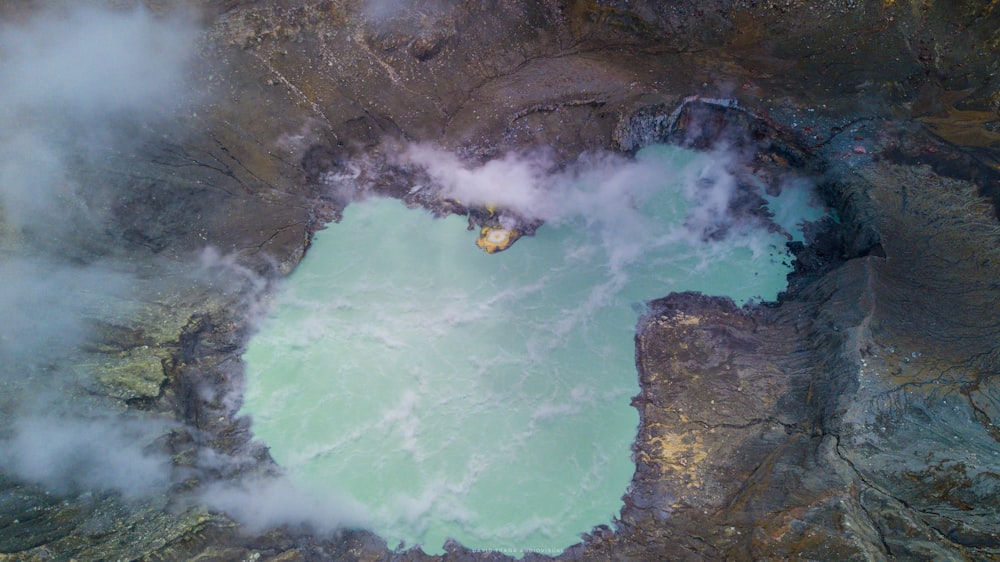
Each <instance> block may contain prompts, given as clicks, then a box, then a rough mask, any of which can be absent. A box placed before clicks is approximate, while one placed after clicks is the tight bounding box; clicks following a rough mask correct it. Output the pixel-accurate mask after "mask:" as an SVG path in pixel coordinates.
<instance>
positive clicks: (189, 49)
mask: <svg viewBox="0 0 1000 562" xmlns="http://www.w3.org/2000/svg"><path fill="white" fill-rule="evenodd" d="M58 4H63V3H58ZM194 39H195V30H194V29H193V28H192V27H191V26H189V25H187V24H185V23H184V22H182V21H179V20H164V19H158V18H156V17H154V16H152V15H151V14H150V13H149V12H147V11H146V10H143V9H131V10H114V9H109V8H102V7H99V6H98V5H96V4H93V3H89V2H87V3H84V2H72V3H65V4H63V5H61V6H57V7H53V8H49V9H40V10H39V11H38V12H36V13H35V14H34V15H32V16H31V17H28V18H27V19H23V20H18V21H16V22H0V83H2V84H3V86H2V87H0V284H2V286H3V289H2V291H0V318H3V320H4V321H3V324H2V327H0V357H2V360H0V450H2V454H0V469H2V470H4V471H5V472H8V473H10V474H13V475H15V476H16V477H18V478H20V479H22V480H24V481H28V482H33V483H36V484H39V485H41V486H43V487H45V488H46V489H47V490H50V491H52V492H55V493H59V494H71V493H80V492H84V491H99V492H116V493H120V494H123V495H125V496H129V497H133V496H140V495H146V494H153V493H157V492H160V491H162V490H163V489H164V487H165V486H166V485H167V483H168V481H169V476H170V469H169V462H168V457H167V456H166V455H165V454H164V453H162V452H159V451H158V450H157V447H156V446H155V441H156V439H157V438H158V437H159V436H162V435H163V433H164V431H165V425H164V424H163V423H161V422H160V421H156V420H152V419H149V418H142V419H139V418H133V417H125V416H119V415H115V414H112V413H109V410H110V407H109V403H108V402H109V401H110V400H111V399H110V398H104V397H101V396H100V391H99V389H100V385H99V383H97V381H96V380H95V376H98V375H100V374H101V373H99V372H97V371H99V369H100V368H99V367H94V366H93V365H95V364H99V361H95V360H94V356H89V359H88V356H87V355H86V354H87V345H88V344H95V343H100V338H99V337H98V336H97V335H96V334H95V326H96V325H99V324H101V323H102V322H103V323H105V324H107V323H109V322H115V321H117V320H118V319H121V318H127V312H126V310H127V308H128V306H129V303H132V304H135V302H136V300H137V299H138V298H139V297H138V295H137V294H136V292H135V290H136V286H137V284H138V278H137V276H136V274H135V271H134V265H132V264H128V263H114V262H108V261H100V260H99V259H98V256H99V255H100V252H99V251H97V252H95V251H94V249H95V248H99V247H100V243H98V242H97V241H96V237H97V236H108V234H106V233H105V232H104V231H105V230H106V229H105V228H104V226H105V224H106V219H107V213H108V205H109V202H110V201H112V200H113V198H114V197H115V194H114V193H113V192H111V190H110V188H108V187H107V186H106V184H105V182H102V181H100V180H97V179H95V178H98V177H99V176H100V173H101V170H102V169H103V166H104V165H105V162H106V159H107V158H108V156H109V155H111V154H116V153H125V152H126V151H128V150H130V149H131V148H132V147H133V145H132V139H133V138H134V133H135V131H136V130H139V129H142V128H143V127H155V126H163V124H164V123H165V122H166V121H165V118H166V117H168V116H169V115H171V111H172V110H173V109H175V108H176V107H177V102H176V101H175V100H178V99H184V98H185V97H186V96H187V93H186V92H187V90H188V85H187V84H186V83H185V73H186V72H187V68H188V62H189V60H190V59H191V57H192V55H193V49H194V45H195V41H194ZM29 256H30V257H29ZM117 406H118V407H121V404H117Z"/></svg>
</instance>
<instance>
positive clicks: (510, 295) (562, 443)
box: [244, 147, 816, 554]
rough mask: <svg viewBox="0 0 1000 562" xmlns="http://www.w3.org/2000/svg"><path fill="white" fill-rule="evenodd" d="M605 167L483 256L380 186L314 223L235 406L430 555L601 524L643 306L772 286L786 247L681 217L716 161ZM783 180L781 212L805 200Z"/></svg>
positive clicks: (622, 470)
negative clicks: (317, 227)
mask: <svg viewBox="0 0 1000 562" xmlns="http://www.w3.org/2000/svg"><path fill="white" fill-rule="evenodd" d="M619 165H620V166H622V167H624V168H627V169H626V170H625V171H626V172H627V173H626V176H625V177H627V178H628V179H629V181H627V182H624V183H623V182H617V184H622V185H624V187H621V186H619V187H615V188H614V190H608V189H604V188H603V186H604V185H611V184H615V183H616V182H615V181H613V178H614V177H618V172H617V171H611V172H609V171H607V170H604V171H603V172H602V173H603V174H604V175H600V174H598V175H597V176H593V177H598V178H599V179H600V181H588V180H587V178H577V180H576V181H575V183H573V182H570V184H568V187H567V188H566V189H567V190H564V191H563V192H562V193H561V195H560V197H564V198H572V199H573V200H574V201H576V202H575V203H574V204H573V206H574V208H577V207H578V208H579V209H580V210H579V212H568V213H563V214H561V215H560V216H559V217H558V220H552V221H550V222H549V223H548V224H546V225H545V226H543V227H542V228H540V229H539V230H538V232H537V235H536V236H534V237H528V238H523V239H521V240H520V241H519V242H517V243H516V244H515V245H514V246H513V247H512V248H511V249H510V250H507V251H506V252H502V253H499V254H494V255H487V254H485V253H483V252H481V251H480V250H479V249H477V248H476V246H475V244H474V242H475V236H476V233H474V232H468V231H467V230H466V221H465V219H464V218H463V217H450V218H446V219H434V218H432V217H431V215H429V214H428V213H427V212H425V211H423V210H419V209H417V210H414V209H408V208H406V207H405V206H404V205H403V204H402V203H400V202H399V201H396V200H389V199H371V200H367V201H364V202H360V203H355V204H352V205H350V206H349V207H348V208H347V209H346V210H345V211H344V216H343V220H342V221H341V222H340V223H339V224H337V225H332V226H331V227H330V228H329V229H328V230H325V231H323V232H321V233H319V235H317V237H316V240H315V242H314V244H313V246H312V248H311V249H310V250H309V254H308V256H307V257H306V259H305V260H304V261H303V262H302V264H301V265H300V266H299V268H298V269H297V270H296V271H295V273H294V274H293V275H292V276H291V277H290V279H289V280H288V282H287V284H286V285H285V286H284V287H283V289H282V290H281V292H280V295H279V296H278V298H277V302H276V303H275V305H274V306H273V308H272V311H271V314H270V316H269V317H268V318H266V319H265V320H264V322H263V324H262V326H261V330H260V332H259V333H258V334H257V335H255V336H254V338H253V339H252V341H251V342H250V346H249V349H248V350H247V352H246V354H245V356H244V359H245V361H246V364H247V388H246V393H245V400H246V401H245V406H244V411H245V412H247V413H250V414H252V416H253V419H254V423H253V429H254V432H255V434H256V436H257V437H258V438H259V439H261V440H263V441H264V442H265V443H267V444H268V445H269V446H270V448H271V453H272V455H273V456H274V458H275V460H276V461H277V462H278V463H279V464H281V465H282V466H283V467H285V469H287V471H288V474H289V477H290V478H291V479H292V481H293V482H294V483H295V484H296V485H297V486H299V487H300V488H302V489H307V490H322V491H323V493H324V494H327V493H333V494H336V495H338V496H340V497H344V498H348V499H349V500H351V501H352V503H353V502H354V501H356V502H357V504H360V505H361V506H364V507H363V510H364V513H362V514H358V515H359V517H361V519H363V520H365V521H367V522H368V526H369V527H370V528H371V529H372V530H374V531H376V532H377V533H378V534H379V535H381V536H382V537H384V538H386V540H387V541H388V542H389V545H390V547H394V546H396V545H398V544H400V543H402V544H405V545H406V546H412V545H421V546H422V548H423V549H424V550H425V551H426V552H428V553H440V552H443V551H442V549H441V546H442V544H443V543H444V541H445V540H446V539H447V538H449V537H451V538H454V539H456V540H458V541H459V542H461V543H462V544H464V545H466V546H468V547H470V548H474V549H489V550H494V549H495V550H502V551H505V552H508V553H515V554H518V553H520V552H522V551H524V550H534V551H540V552H544V553H549V554H553V553H555V552H558V551H561V550H562V549H563V548H565V547H567V546H569V545H571V544H574V543H576V542H579V535H580V534H581V533H584V532H588V531H590V530H591V529H592V527H594V526H595V525H599V524H610V523H611V522H612V518H613V517H615V516H616V515H617V514H618V512H619V510H620V509H621V506H622V501H621V498H622V496H623V494H624V493H625V491H626V489H627V487H628V485H629V482H630V480H631V477H632V474H633V472H634V468H635V467H634V465H633V463H632V462H631V459H630V455H631V451H630V445H631V443H632V441H633V440H634V439H635V434H636V427H637V424H638V414H637V412H636V410H635V409H634V408H632V407H631V406H630V405H629V401H630V398H631V397H632V396H634V395H635V394H637V393H638V390H639V389H638V383H637V376H636V371H635V365H634V344H633V336H634V330H635V325H636V321H637V318H638V315H639V314H640V313H641V312H642V311H643V310H644V303H645V302H646V301H648V300H650V299H653V298H657V297H661V296H664V295H666V294H668V293H670V292H672V291H683V290H700V291H703V292H705V293H708V294H717V295H722V294H725V295H730V296H732V297H733V298H734V299H735V300H736V301H737V302H738V303H742V302H746V301H747V300H750V299H753V298H764V299H773V298H774V297H775V296H776V294H777V293H778V291H780V290H782V289H783V288H784V287H785V275H786V274H787V273H788V272H789V266H788V265H787V263H788V262H789V261H790V259H789V256H788V255H787V254H786V252H785V250H784V247H785V246H784V244H785V241H786V238H785V237H784V236H783V235H781V234H776V233H767V232H766V231H764V230H763V229H759V228H758V229H751V230H745V231H744V230H741V229H739V228H734V229H731V236H730V237H728V238H726V239H723V240H721V241H717V242H703V241H702V240H701V236H700V235H698V234H697V233H696V232H692V228H695V226H696V225H695V222H696V221H693V220H692V217H701V218H702V219H704V220H713V217H714V218H715V219H718V218H719V217H717V216H715V215H713V212H712V210H711V206H712V205H714V204H715V203H716V202H717V201H716V199H717V195H718V194H715V195H712V194H710V193H709V191H710V189H709V188H704V187H703V188H699V189H696V188H694V187H692V186H693V185H695V184H697V181H696V180H697V179H698V178H699V177H701V178H704V177H706V174H708V175H711V174H712V173H717V170H718V164H717V162H714V161H713V157H712V156H710V155H705V154H698V153H693V152H688V151H685V150H682V149H678V148H671V147H653V148H650V149H646V150H644V151H643V152H640V154H639V155H638V157H637V161H636V162H632V163H627V164H626V163H623V162H619ZM712 170H715V172H712ZM592 172H593V170H592ZM709 172H710V173H709ZM702 183H704V182H702ZM617 184H616V185H617ZM622 190H624V191H622ZM796 197H797V196H795V195H794V194H793V195H789V196H788V197H783V198H782V199H781V200H782V201H783V202H785V203H786V204H785V205H784V206H783V207H782V213H783V214H784V215H787V214H788V213H790V212H791V211H792V209H793V208H795V207H800V208H801V211H802V212H803V213H806V214H804V215H803V216H807V215H808V214H809V213H812V214H815V212H816V211H815V210H814V209H811V208H810V207H809V206H808V205H807V204H806V202H807V199H803V198H801V197H799V198H796ZM567 200H568V199H567ZM588 201H589V204H588V203H587V202H588ZM581 202H582V203H581ZM557 203H558V202H557ZM789 216H791V215H789ZM808 216H812V215H808ZM789 220H790V219H789ZM789 224H794V221H792V222H789Z"/></svg>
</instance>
